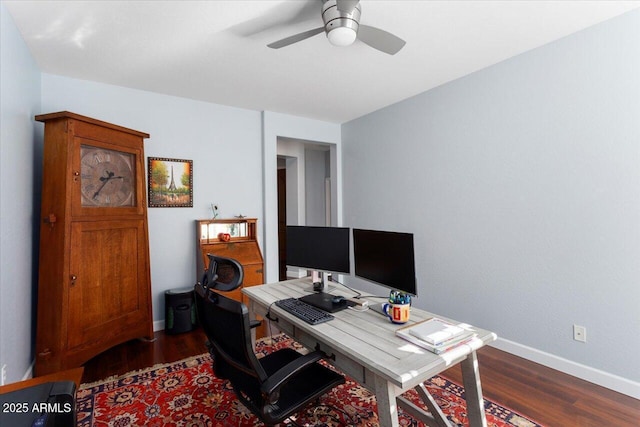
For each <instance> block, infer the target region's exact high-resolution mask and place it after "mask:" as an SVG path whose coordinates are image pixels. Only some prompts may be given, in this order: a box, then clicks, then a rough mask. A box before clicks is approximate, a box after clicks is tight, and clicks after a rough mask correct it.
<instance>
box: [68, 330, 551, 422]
mask: <svg viewBox="0 0 640 427" xmlns="http://www.w3.org/2000/svg"><path fill="white" fill-rule="evenodd" d="M287 346H293V347H299V344H297V343H295V342H293V341H292V340H291V339H290V338H288V337H287V336H285V335H278V336H275V337H273V341H272V342H270V343H268V341H267V340H265V339H262V340H258V342H257V343H256V351H257V352H258V354H259V355H261V354H262V355H263V354H267V353H269V352H271V351H273V350H276V349H278V348H283V347H287ZM425 385H426V386H427V389H428V390H429V392H430V393H431V394H432V395H433V396H434V398H435V399H436V401H437V402H438V404H439V405H440V407H441V408H442V410H443V412H444V413H445V414H446V415H447V417H448V418H449V420H450V421H451V422H452V424H453V425H456V426H466V425H468V421H467V416H466V404H465V401H464V389H463V388H462V387H461V386H459V385H457V384H455V383H453V382H451V381H449V380H447V379H445V378H442V377H440V376H435V377H433V378H431V379H430V380H429V381H427V382H426V383H425ZM406 396H407V397H408V398H409V399H411V400H412V401H414V402H416V403H417V402H419V399H418V397H417V394H416V393H415V392H414V391H413V390H412V391H410V392H408V393H406ZM76 398H77V410H78V427H94V426H113V427H129V426H151V427H154V426H155V427H159V426H176V427H177V426H189V427H195V426H217V427H223V426H224V427H240V426H260V425H262V423H261V422H260V421H258V420H257V418H256V417H254V416H253V415H252V414H251V412H249V410H247V409H246V408H245V407H244V406H243V405H242V404H241V403H239V402H238V400H237V399H236V398H235V395H234V393H233V390H232V389H231V387H230V386H229V384H228V383H227V382H225V381H221V380H219V379H217V378H216V377H215V376H214V375H213V371H212V367H211V358H210V356H209V355H208V354H203V355H200V356H196V357H192V358H189V359H185V360H181V361H179V362H175V363H169V364H163V365H159V366H154V367H152V368H149V369H145V370H143V371H139V372H132V373H128V374H125V375H122V376H120V377H116V378H110V379H107V380H103V381H100V382H96V383H92V384H82V385H81V386H80V388H79V389H78V391H77V397H76ZM420 405H421V406H423V405H422V404H421V403H420ZM423 407H424V406H423ZM485 409H486V414H487V424H488V426H489V427H508V426H515V427H536V426H540V424H537V423H535V422H533V421H532V420H530V419H528V418H527V417H525V416H523V415H521V414H517V413H515V412H514V411H511V410H509V409H507V408H505V407H503V406H501V405H499V404H497V403H495V402H491V401H489V400H486V399H485ZM376 411H377V408H376V400H375V397H374V396H373V395H372V394H371V393H370V392H368V391H367V390H366V389H364V388H363V387H361V386H359V385H358V384H357V383H356V382H355V381H353V380H351V379H349V378H348V377H347V381H346V383H345V384H343V385H341V386H339V387H336V388H335V389H333V390H332V391H331V392H330V393H328V394H326V395H325V396H323V397H322V398H321V401H320V406H317V407H315V408H313V407H310V408H308V409H307V410H306V411H304V412H302V413H300V414H297V415H296V416H295V417H292V420H293V421H294V422H295V424H294V425H296V424H297V425H301V426H323V427H325V426H326V427H329V426H362V427H374V426H378V417H377V415H376ZM399 418H400V425H402V426H422V425H423V424H422V423H418V422H416V421H415V420H414V419H413V418H411V417H410V416H409V415H407V414H405V413H403V412H402V410H400V417H399Z"/></svg>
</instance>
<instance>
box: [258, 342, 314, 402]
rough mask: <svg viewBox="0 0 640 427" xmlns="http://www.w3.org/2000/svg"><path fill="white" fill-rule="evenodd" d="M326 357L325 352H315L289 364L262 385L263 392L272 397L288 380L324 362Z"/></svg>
mask: <svg viewBox="0 0 640 427" xmlns="http://www.w3.org/2000/svg"><path fill="white" fill-rule="evenodd" d="M324 357H325V354H324V353H323V352H321V351H314V352H311V353H308V354H306V355H304V356H302V357H299V358H297V359H296V360H293V361H291V362H289V363H287V364H286V365H284V366H283V367H282V368H280V369H278V370H277V371H276V372H275V373H274V374H273V375H271V376H270V377H269V378H267V380H266V381H265V382H264V383H262V387H260V389H261V392H262V393H264V394H267V395H271V394H272V393H273V392H275V391H276V390H277V389H278V388H280V387H281V386H282V385H283V384H284V383H285V382H287V380H288V379H289V378H291V377H292V376H293V375H295V374H297V373H298V372H300V371H301V370H303V369H305V368H307V367H308V366H310V365H312V364H314V363H316V362H317V361H319V360H322V359H323V358H324Z"/></svg>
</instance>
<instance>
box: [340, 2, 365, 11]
mask: <svg viewBox="0 0 640 427" xmlns="http://www.w3.org/2000/svg"><path fill="white" fill-rule="evenodd" d="M358 3H360V0H336V6H337V7H338V10H339V11H340V12H342V13H351V12H353V9H355V8H356V6H357V5H358Z"/></svg>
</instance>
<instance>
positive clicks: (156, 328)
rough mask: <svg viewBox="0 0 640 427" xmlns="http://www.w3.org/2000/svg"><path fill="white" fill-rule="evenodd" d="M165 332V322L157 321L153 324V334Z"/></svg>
mask: <svg viewBox="0 0 640 427" xmlns="http://www.w3.org/2000/svg"><path fill="white" fill-rule="evenodd" d="M158 331H164V320H156V321H154V322H153V332H158Z"/></svg>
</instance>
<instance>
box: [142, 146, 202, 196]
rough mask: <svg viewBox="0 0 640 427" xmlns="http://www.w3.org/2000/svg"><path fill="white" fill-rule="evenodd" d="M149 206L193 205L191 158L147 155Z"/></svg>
mask: <svg viewBox="0 0 640 427" xmlns="http://www.w3.org/2000/svg"><path fill="white" fill-rule="evenodd" d="M147 161H148V164H147V171H148V179H147V183H148V186H149V194H148V196H149V198H148V199H149V207H150V208H192V207H193V160H184V159H170V158H166V157H148V158H147Z"/></svg>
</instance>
